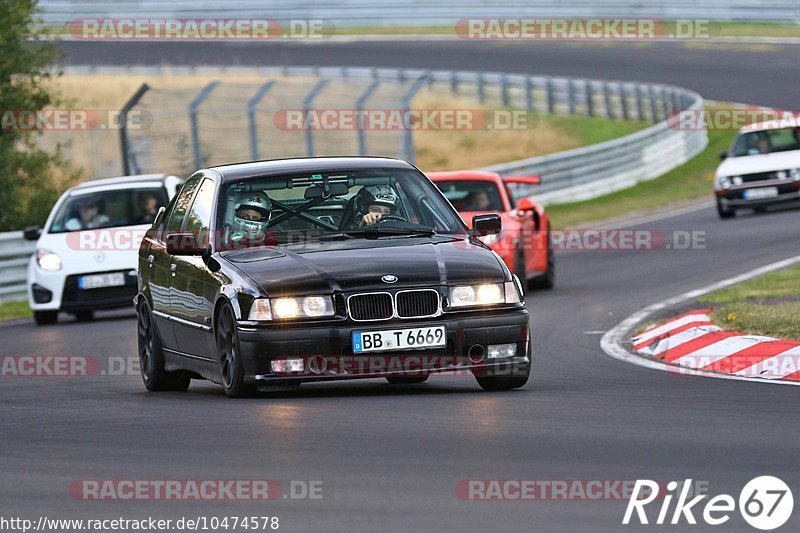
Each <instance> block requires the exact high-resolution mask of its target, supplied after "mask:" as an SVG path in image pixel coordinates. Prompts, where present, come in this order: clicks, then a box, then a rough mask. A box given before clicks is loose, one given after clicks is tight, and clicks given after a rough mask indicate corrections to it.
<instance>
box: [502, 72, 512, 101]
mask: <svg viewBox="0 0 800 533" xmlns="http://www.w3.org/2000/svg"><path fill="white" fill-rule="evenodd" d="M500 103H501V105H502V106H503V107H510V106H511V100H510V98H509V96H508V75H507V74H503V75H502V76H500Z"/></svg>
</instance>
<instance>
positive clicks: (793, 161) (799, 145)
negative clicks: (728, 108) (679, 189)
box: [714, 119, 800, 218]
mask: <svg viewBox="0 0 800 533" xmlns="http://www.w3.org/2000/svg"><path fill="white" fill-rule="evenodd" d="M720 158H721V159H722V160H723V162H722V164H721V165H720V166H719V168H717V173H716V178H715V180H714V192H715V194H716V197H717V212H718V213H719V216H720V217H721V218H730V217H733V216H736V210H737V209H739V208H742V207H749V208H753V209H755V210H756V211H759V212H760V211H764V210H765V209H766V206H768V205H772V204H777V203H782V202H791V201H796V200H800V120H797V119H793V120H774V121H769V122H762V123H759V124H751V125H749V126H745V127H744V128H742V129H741V130H739V136H738V137H737V138H736V140H735V141H734V143H733V147H732V148H731V150H730V151H729V152H723V153H722V154H720Z"/></svg>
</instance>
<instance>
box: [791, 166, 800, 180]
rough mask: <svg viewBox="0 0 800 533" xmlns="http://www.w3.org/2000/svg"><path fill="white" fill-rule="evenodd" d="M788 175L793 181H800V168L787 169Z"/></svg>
mask: <svg viewBox="0 0 800 533" xmlns="http://www.w3.org/2000/svg"><path fill="white" fill-rule="evenodd" d="M789 177H790V178H792V179H793V180H794V181H800V168H793V169H791V170H790V171H789Z"/></svg>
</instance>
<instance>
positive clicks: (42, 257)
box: [36, 248, 61, 272]
mask: <svg viewBox="0 0 800 533" xmlns="http://www.w3.org/2000/svg"><path fill="white" fill-rule="evenodd" d="M36 263H38V265H39V268H41V269H42V270H47V271H48V272H55V271H57V270H61V258H60V257H59V256H58V254H56V253H54V252H51V251H50V250H45V249H44V248H39V249H37V250H36Z"/></svg>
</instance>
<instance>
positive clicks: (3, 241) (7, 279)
mask: <svg viewBox="0 0 800 533" xmlns="http://www.w3.org/2000/svg"><path fill="white" fill-rule="evenodd" d="M35 250H36V243H35V242H34V241H26V240H24V239H23V238H22V232H21V231H11V232H8V233H0V302H2V301H5V300H22V299H24V298H25V294H26V292H25V291H26V289H25V280H26V271H27V268H28V261H29V260H30V258H31V254H32V253H33V252H34V251H35Z"/></svg>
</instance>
